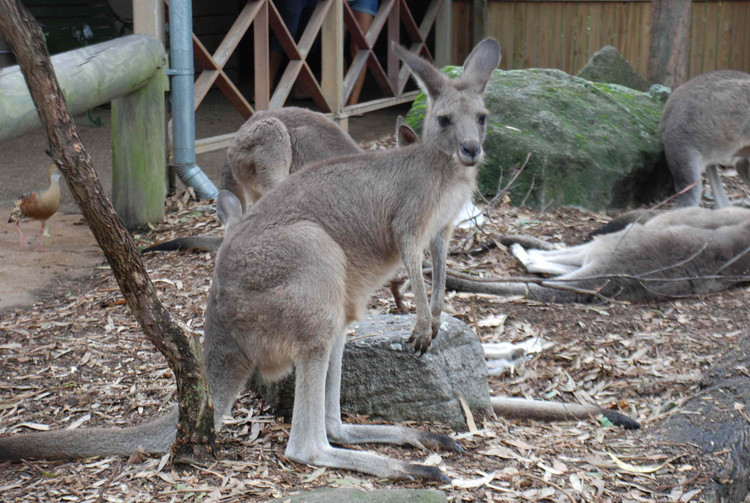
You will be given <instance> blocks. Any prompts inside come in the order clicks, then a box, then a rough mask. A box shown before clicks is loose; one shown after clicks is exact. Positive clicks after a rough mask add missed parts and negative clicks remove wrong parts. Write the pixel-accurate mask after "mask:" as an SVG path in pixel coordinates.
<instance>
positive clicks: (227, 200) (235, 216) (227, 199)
mask: <svg viewBox="0 0 750 503" xmlns="http://www.w3.org/2000/svg"><path fill="white" fill-rule="evenodd" d="M216 213H217V214H218V215H219V220H220V221H221V223H222V224H224V225H225V226H227V227H229V226H230V225H232V224H234V223H235V222H237V221H238V220H239V219H240V217H241V216H242V205H241V204H240V200H239V199H237V196H235V195H234V194H232V193H231V192H229V191H228V190H220V191H219V195H218V196H217V197H216Z"/></svg>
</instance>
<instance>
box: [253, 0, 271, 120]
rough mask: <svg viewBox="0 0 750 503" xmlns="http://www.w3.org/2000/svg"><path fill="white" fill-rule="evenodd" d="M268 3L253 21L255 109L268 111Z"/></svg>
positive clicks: (264, 4) (269, 82) (269, 95)
mask: <svg viewBox="0 0 750 503" xmlns="http://www.w3.org/2000/svg"><path fill="white" fill-rule="evenodd" d="M268 35H269V30H268V2H267V1H263V4H262V5H261V7H260V10H259V11H258V15H257V16H255V21H253V47H254V49H253V50H254V51H255V53H254V54H255V109H256V110H268V106H269V103H270V97H271V79H270V75H269V74H270V64H269V61H268V51H269V44H268Z"/></svg>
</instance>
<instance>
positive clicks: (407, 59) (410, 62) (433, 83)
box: [391, 42, 449, 98]
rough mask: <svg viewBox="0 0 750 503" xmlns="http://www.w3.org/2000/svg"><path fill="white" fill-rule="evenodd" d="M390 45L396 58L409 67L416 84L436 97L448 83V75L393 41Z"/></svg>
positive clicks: (429, 94)
mask: <svg viewBox="0 0 750 503" xmlns="http://www.w3.org/2000/svg"><path fill="white" fill-rule="evenodd" d="M391 47H392V50H393V52H394V53H395V54H396V56H398V59H400V60H401V61H403V62H404V63H405V64H406V66H408V67H409V68H411V73H412V76H413V77H414V80H416V81H417V85H418V86H419V87H420V88H421V89H422V91H424V92H425V93H427V95H428V96H429V97H431V98H436V97H437V96H438V95H439V94H440V92H441V91H442V90H443V89H444V88H445V86H447V85H448V83H449V80H448V77H446V76H445V75H443V74H442V73H440V70H438V69H437V68H435V67H434V66H432V64H430V63H428V62H427V61H425V60H424V59H422V58H420V57H419V56H417V55H416V54H414V53H412V52H409V50H408V49H405V48H404V47H402V46H400V45H398V44H397V43H395V42H393V44H392V46H391Z"/></svg>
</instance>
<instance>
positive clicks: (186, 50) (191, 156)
mask: <svg viewBox="0 0 750 503" xmlns="http://www.w3.org/2000/svg"><path fill="white" fill-rule="evenodd" d="M169 43H170V56H171V68H170V69H169V70H167V72H166V73H167V75H170V76H171V78H172V82H171V89H172V94H171V98H172V132H173V133H172V134H173V138H174V139H173V141H172V144H173V146H174V157H173V162H174V167H175V171H176V172H177V176H179V177H180V180H182V183H184V184H185V185H187V186H188V187H192V188H193V189H194V190H195V193H196V195H197V196H198V197H200V198H203V199H215V198H216V195H217V194H218V193H219V191H218V190H217V189H216V186H215V185H214V184H213V182H212V181H211V180H210V179H209V178H208V177H207V176H206V174H205V173H204V172H203V171H202V170H201V169H200V168H199V167H198V164H197V163H196V160H195V95H194V93H193V85H194V71H193V10H192V5H191V1H190V0H172V1H171V2H169Z"/></svg>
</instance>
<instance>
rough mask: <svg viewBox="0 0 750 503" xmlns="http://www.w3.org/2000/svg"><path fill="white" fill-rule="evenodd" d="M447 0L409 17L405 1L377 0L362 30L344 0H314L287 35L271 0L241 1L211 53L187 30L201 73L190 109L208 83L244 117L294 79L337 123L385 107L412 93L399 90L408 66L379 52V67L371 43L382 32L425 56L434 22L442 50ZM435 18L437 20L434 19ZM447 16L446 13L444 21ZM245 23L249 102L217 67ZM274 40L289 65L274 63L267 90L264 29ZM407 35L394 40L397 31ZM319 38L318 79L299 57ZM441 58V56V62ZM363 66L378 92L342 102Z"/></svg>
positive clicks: (209, 143)
mask: <svg viewBox="0 0 750 503" xmlns="http://www.w3.org/2000/svg"><path fill="white" fill-rule="evenodd" d="M450 12H451V9H450V0H430V1H429V2H428V3H427V8H426V10H425V13H424V15H423V16H422V18H421V19H420V20H419V21H417V20H416V19H415V17H414V15H413V14H412V12H411V9H410V7H409V3H408V2H407V1H406V0H381V2H380V6H379V9H378V12H377V14H376V15H375V18H374V20H373V22H372V24H371V26H370V28H369V30H368V31H367V33H364V32H363V31H362V30H361V29H360V27H359V24H358V23H357V21H356V19H355V17H354V14H353V13H352V11H351V9H350V7H349V5H348V4H347V3H346V1H345V0H320V1H319V2H318V4H317V5H316V7H315V10H314V11H313V13H312V15H311V16H310V17H309V19H307V24H306V26H305V27H304V30H303V32H302V33H301V35H300V36H299V37H298V39H299V40H298V41H295V39H294V37H292V35H291V34H290V33H289V31H288V30H287V28H286V25H285V24H284V21H283V19H282V17H281V15H280V14H279V11H278V10H277V9H276V6H275V5H274V3H273V1H272V0H255V1H250V2H248V3H247V4H246V5H245V6H244V8H243V9H242V11H241V12H240V14H239V16H238V17H237V19H236V20H235V22H234V24H233V25H232V27H231V28H230V30H229V31H228V32H227V34H226V36H225V38H224V40H223V41H222V42H221V43H220V44H219V46H218V48H217V49H216V50H215V51H214V52H213V53H211V52H210V51H208V50H207V49H206V47H205V46H204V45H203V44H202V43H201V41H200V40H199V38H198V37H196V36H195V35H194V36H193V48H194V51H195V57H196V60H197V61H198V63H199V64H200V66H201V67H202V68H201V71H200V73H199V74H198V77H197V79H196V81H195V107H196V108H197V107H198V106H199V105H200V103H201V101H202V100H203V98H204V97H205V96H206V94H207V93H208V91H209V90H210V89H211V88H212V87H213V86H214V85H215V86H217V87H218V88H219V89H220V90H221V92H222V93H223V94H224V96H226V98H227V99H228V100H229V101H230V102H231V103H232V104H233V105H234V107H235V108H236V109H237V110H238V111H239V112H240V113H241V114H242V116H243V117H245V118H248V117H250V116H251V115H252V114H253V113H254V112H255V111H256V110H265V109H275V108H280V107H283V106H284V105H285V103H286V102H287V99H288V97H289V95H290V92H291V91H292V88H293V86H294V85H295V83H297V85H298V86H301V87H302V88H304V90H306V91H307V92H308V93H309V95H310V96H311V98H312V100H313V102H314V104H315V107H316V108H317V109H318V110H319V111H321V112H324V113H327V114H330V116H331V117H332V118H334V119H335V120H337V121H339V122H341V123H344V125H345V121H346V119H347V117H349V116H351V115H353V114H359V113H364V112H367V111H371V110H376V109H379V108H384V107H388V106H393V105H395V104H399V103H403V102H406V101H409V100H412V99H414V96H415V95H416V91H408V92H407V91H406V88H407V83H408V80H409V70H408V68H407V67H405V66H403V65H399V61H398V60H397V58H395V56H393V55H392V54H391V51H388V52H387V55H386V60H385V65H383V64H381V62H380V60H379V58H378V57H377V55H376V54H375V49H374V48H375V43H376V41H377V40H378V38H379V37H380V35H381V33H382V32H383V31H384V30H386V36H387V41H388V47H390V44H391V42H393V41H396V42H399V43H401V44H402V45H407V46H408V47H410V49H411V50H412V51H413V52H415V53H418V54H420V55H422V56H424V57H426V58H427V59H429V60H433V53H432V51H431V50H430V48H429V47H428V45H427V37H428V35H429V34H430V31H431V30H433V29H434V27H435V26H436V24H438V23H441V27H442V30H444V33H442V34H438V35H437V36H436V37H435V40H436V42H435V44H436V48H435V50H436V51H438V52H439V53H441V54H445V55H447V54H449V52H450V51H449V47H450V45H449V44H450V33H449V29H448V27H449V26H450V24H449V23H450ZM441 16H442V19H439V17H441ZM446 18H447V19H446ZM251 28H252V29H253V57H254V63H253V64H254V99H252V102H251V100H250V99H248V98H247V97H246V96H244V95H243V94H242V92H241V91H240V90H239V89H238V87H237V86H236V85H235V84H234V83H233V82H232V80H231V79H230V78H229V77H228V75H227V72H226V71H225V69H224V68H225V66H226V64H227V62H228V61H229V59H230V57H231V56H232V54H233V53H234V52H235V50H236V49H237V47H238V45H239V43H240V41H241V40H242V38H243V37H244V36H245V35H246V34H247V33H248V32H249V31H250V29H251ZM344 28H346V30H347V31H348V32H349V34H350V36H351V40H352V41H353V44H354V45H355V46H356V48H357V53H356V55H354V57H353V58H352V61H351V64H350V65H349V67H348V68H344V60H345V57H344ZM271 32H273V34H275V35H276V37H277V38H278V40H279V42H280V44H281V47H282V48H283V50H284V53H285V54H286V56H287V57H288V58H289V63H288V64H287V65H286V67H285V68H283V69H282V73H281V78H280V80H279V83H278V84H277V85H276V86H275V88H273V89H271V87H270V84H269V35H270V33H271ZM402 32H403V33H405V34H406V36H407V37H408V40H401V39H400V38H401V33H402ZM318 37H320V39H321V67H322V68H321V72H320V74H321V78H320V81H318V79H316V76H315V72H314V71H313V68H311V66H310V63H309V62H308V61H307V58H308V55H309V54H310V51H311V49H312V47H313V43H314V42H315V40H316V39H317V38H318ZM446 62H447V61H442V63H443V64H444V63H446ZM365 71H369V72H370V74H371V75H372V76H373V77H374V81H375V82H376V83H377V86H378V88H379V89H380V92H381V93H382V97H381V98H379V99H376V100H372V101H369V102H363V103H358V104H355V105H350V106H347V105H345V104H346V102H347V100H348V99H349V96H350V95H351V93H352V89H353V88H354V84H355V82H356V80H357V78H358V77H359V76H360V74H361V73H362V72H365ZM232 137H233V134H227V135H222V136H217V137H213V138H206V139H202V140H198V141H197V142H196V149H197V151H198V152H205V151H208V150H214V149H217V148H222V147H225V146H227V145H228V144H229V143H230V142H231V139H232Z"/></svg>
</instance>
